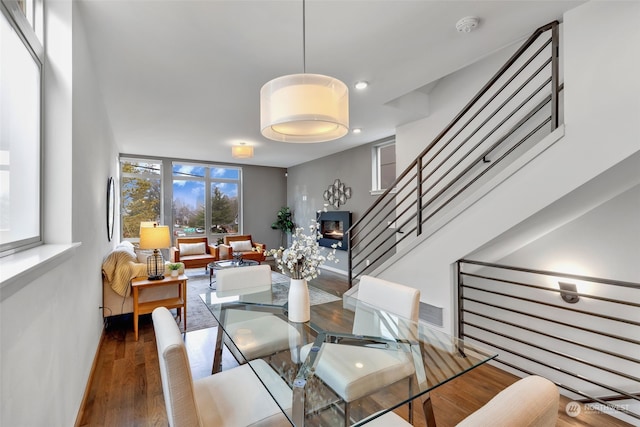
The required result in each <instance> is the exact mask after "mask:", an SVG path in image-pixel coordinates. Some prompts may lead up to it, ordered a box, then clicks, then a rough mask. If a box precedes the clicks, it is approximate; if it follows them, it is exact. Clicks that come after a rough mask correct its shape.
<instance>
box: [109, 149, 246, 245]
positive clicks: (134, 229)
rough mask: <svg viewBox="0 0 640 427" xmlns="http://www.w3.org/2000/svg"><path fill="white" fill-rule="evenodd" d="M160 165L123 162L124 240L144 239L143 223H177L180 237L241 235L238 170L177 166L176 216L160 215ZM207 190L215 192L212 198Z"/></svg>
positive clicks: (122, 210)
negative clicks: (141, 237)
mask: <svg viewBox="0 0 640 427" xmlns="http://www.w3.org/2000/svg"><path fill="white" fill-rule="evenodd" d="M161 166H162V165H161V163H152V162H147V161H142V160H141V161H139V162H136V161H126V160H123V161H121V176H122V180H121V200H122V202H121V219H122V237H123V238H125V239H127V238H128V239H131V238H134V239H135V238H137V237H139V236H140V222H142V221H158V222H164V223H165V224H172V227H173V231H174V234H175V235H177V236H188V235H195V234H204V233H206V234H226V233H237V232H238V231H239V227H238V213H239V209H240V206H239V198H238V194H239V187H240V171H239V169H237V168H219V167H211V168H209V167H206V166H200V165H180V164H175V163H174V164H173V165H172V168H173V176H174V178H175V179H174V180H173V187H172V191H170V192H169V194H171V193H172V207H171V214H170V215H168V213H167V212H165V213H164V215H161V214H162V210H161V207H162V190H161V181H162V180H161V176H162V175H161V170H162V169H161ZM206 189H210V190H208V191H210V193H208V194H207V193H206V191H207V190H206ZM207 203H208V205H207ZM205 207H208V209H205ZM205 216H208V220H207V218H205Z"/></svg>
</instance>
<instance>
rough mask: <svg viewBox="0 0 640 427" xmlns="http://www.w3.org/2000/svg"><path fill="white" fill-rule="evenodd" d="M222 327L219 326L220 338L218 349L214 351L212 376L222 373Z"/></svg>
mask: <svg viewBox="0 0 640 427" xmlns="http://www.w3.org/2000/svg"><path fill="white" fill-rule="evenodd" d="M222 334H224V331H223V330H222V326H220V325H218V336H217V337H216V349H215V350H214V351H213V366H212V367H211V374H215V373H216V372H220V366H221V365H222V346H223V345H224V344H223V342H222Z"/></svg>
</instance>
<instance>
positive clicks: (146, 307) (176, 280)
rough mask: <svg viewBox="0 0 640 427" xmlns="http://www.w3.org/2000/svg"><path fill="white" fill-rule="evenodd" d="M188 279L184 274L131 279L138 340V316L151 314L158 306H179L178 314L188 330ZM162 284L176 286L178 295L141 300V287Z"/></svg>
mask: <svg viewBox="0 0 640 427" xmlns="http://www.w3.org/2000/svg"><path fill="white" fill-rule="evenodd" d="M187 280H188V277H187V276H185V275H184V274H182V275H180V276H177V277H172V276H165V278H164V279H162V280H148V279H146V278H144V277H137V278H135V279H133V280H131V287H132V289H133V332H134V334H135V337H136V341H138V316H140V315H141V314H149V313H151V312H152V311H153V310H154V309H155V308H157V307H167V308H169V309H171V308H177V309H178V316H180V317H181V318H182V320H183V325H184V330H185V331H186V330H187ZM160 286H176V287H177V289H178V295H177V296H176V297H173V298H167V299H160V300H151V301H145V302H139V297H140V290H141V289H149V288H155V287H160Z"/></svg>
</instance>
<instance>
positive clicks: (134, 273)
mask: <svg viewBox="0 0 640 427" xmlns="http://www.w3.org/2000/svg"><path fill="white" fill-rule="evenodd" d="M102 273H103V274H104V277H105V278H106V279H107V283H109V284H110V285H111V289H113V290H114V292H116V293H117V294H118V295H120V296H123V297H128V296H129V295H131V287H130V286H129V282H131V279H133V278H134V277H141V276H146V275H147V265H146V264H139V263H137V262H136V257H135V256H134V255H132V254H130V253H129V252H127V251H123V250H115V251H113V252H111V253H110V254H109V255H108V256H107V258H106V259H105V260H104V262H103V263H102Z"/></svg>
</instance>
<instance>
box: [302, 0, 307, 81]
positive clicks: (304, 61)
mask: <svg viewBox="0 0 640 427" xmlns="http://www.w3.org/2000/svg"><path fill="white" fill-rule="evenodd" d="M305 7H306V6H305V0H302V73H303V74H306V73H307V40H306V29H305V27H306V22H305V21H306V13H305Z"/></svg>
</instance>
